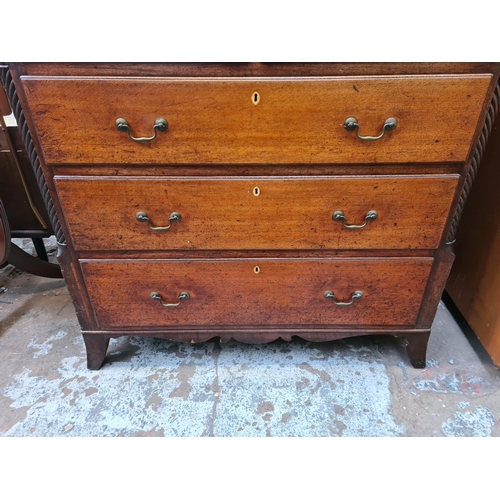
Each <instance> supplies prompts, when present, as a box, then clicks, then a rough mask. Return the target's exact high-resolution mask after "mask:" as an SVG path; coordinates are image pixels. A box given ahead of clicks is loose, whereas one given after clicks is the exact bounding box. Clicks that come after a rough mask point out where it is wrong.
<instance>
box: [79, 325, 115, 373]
mask: <svg viewBox="0 0 500 500" xmlns="http://www.w3.org/2000/svg"><path fill="white" fill-rule="evenodd" d="M83 341H84V342H85V347H86V348H87V368H88V369H89V370H99V368H101V366H102V363H103V361H104V358H105V356H106V351H107V350H108V345H109V337H106V336H105V335H96V334H88V333H84V334H83Z"/></svg>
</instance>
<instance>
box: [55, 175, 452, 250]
mask: <svg viewBox="0 0 500 500" xmlns="http://www.w3.org/2000/svg"><path fill="white" fill-rule="evenodd" d="M458 178H459V177H458V175H441V176H390V177H389V176H387V177H386V176H373V177H362V178H361V177H307V178H297V177H287V178H280V179H277V178H269V177H266V178H241V177H238V178H224V179H221V178H217V179H216V178H201V177H196V178H195V177H191V178H178V177H177V178H165V177H162V178H152V177H147V178H146V177H142V178H137V177H134V178H131V177H127V178H125V177H120V178H116V177H113V178H111V177H56V178H55V179H54V180H55V185H56V189H57V192H58V195H59V198H60V200H61V204H62V207H63V210H64V215H65V219H66V222H67V224H68V228H69V232H70V236H71V239H72V241H73V244H74V246H75V248H76V250H189V249H192V250H259V249H260V250H267V249H269V250H278V249H284V250H287V249H297V250H300V249H341V250H346V249H434V248H437V247H438V245H439V241H440V239H441V236H442V232H443V229H444V226H445V223H446V220H447V217H448V213H449V208H450V205H451V202H452V200H453V196H454V194H455V189H456V186H457V182H458ZM158 227H160V228H161V229H158Z"/></svg>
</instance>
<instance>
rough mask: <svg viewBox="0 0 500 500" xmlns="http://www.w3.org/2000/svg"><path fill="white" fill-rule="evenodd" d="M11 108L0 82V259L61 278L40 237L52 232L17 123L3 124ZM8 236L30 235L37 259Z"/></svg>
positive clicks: (34, 272) (41, 273)
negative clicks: (0, 220)
mask: <svg viewBox="0 0 500 500" xmlns="http://www.w3.org/2000/svg"><path fill="white" fill-rule="evenodd" d="M11 113H12V110H11V108H10V106H9V103H8V101H7V96H6V93H5V91H4V89H3V87H2V86H1V85H0V200H1V203H2V208H3V214H4V216H5V217H4V224H2V241H3V243H2V247H3V251H2V252H0V253H2V254H4V255H3V257H4V258H3V260H2V262H1V263H0V266H2V267H3V266H5V265H7V264H12V265H13V266H15V267H17V268H19V269H22V270H23V271H26V272H29V273H31V274H36V275H39V276H45V277H49V278H62V274H61V269H60V267H59V265H58V264H53V263H50V262H49V261H48V260H49V259H48V256H47V252H46V250H45V245H44V243H43V238H48V237H50V236H51V235H52V234H54V232H53V229H52V226H51V223H50V219H49V215H48V213H47V210H46V207H45V204H44V200H43V199H42V195H41V193H40V189H39V187H38V185H37V180H36V178H35V175H34V172H33V169H32V167H31V162H30V159H29V157H28V155H27V152H26V149H25V147H24V145H23V143H22V139H21V134H20V132H19V129H18V127H17V126H16V125H10V126H7V125H6V121H5V117H7V116H9V115H10V114H11ZM11 238H31V239H32V241H33V245H34V247H35V250H36V252H37V255H38V258H36V257H33V256H31V255H30V254H28V253H27V252H24V251H23V250H21V248H19V247H18V246H17V245H15V244H14V243H12V242H11Z"/></svg>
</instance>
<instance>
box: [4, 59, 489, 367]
mask: <svg viewBox="0 0 500 500" xmlns="http://www.w3.org/2000/svg"><path fill="white" fill-rule="evenodd" d="M3 79H4V85H5V86H6V90H7V93H8V95H9V97H10V100H11V103H12V104H13V106H14V108H15V110H16V113H17V115H18V120H19V121H20V122H21V126H22V127H23V128H22V130H23V133H24V137H25V140H26V143H27V144H28V146H29V147H30V151H31V156H32V162H33V166H34V168H35V171H36V172H37V173H38V177H39V179H40V185H41V186H42V187H43V188H44V189H46V191H47V196H46V200H47V203H48V205H49V206H48V209H49V211H51V213H52V216H53V217H54V218H57V219H58V222H57V227H58V229H59V233H58V240H59V242H60V248H61V251H60V256H59V260H60V262H61V265H62V268H63V272H64V276H65V278H66V281H67V283H68V288H69V290H70V293H71V295H72V298H73V301H74V303H75V306H76V310H77V315H78V319H79V321H80V324H81V326H82V332H83V336H84V340H85V343H86V346H87V353H88V366H89V368H90V369H98V368H99V367H100V366H101V364H102V363H103V360H104V358H105V354H106V349H107V346H108V342H109V339H110V338H112V337H119V336H122V335H152V336H156V337H163V338H168V339H171V340H177V341H188V342H200V341H204V340H208V339H210V338H213V337H220V338H221V340H222V341H228V340H230V339H236V340H239V341H242V342H270V341H272V340H275V339H277V338H282V339H285V340H290V339H291V338H292V337H293V336H300V337H302V338H305V339H308V340H312V341H326V340H333V339H338V338H345V337H350V336H355V335H367V334H389V335H394V336H398V337H402V338H403V339H404V342H405V345H406V349H407V352H408V355H409V358H410V361H411V362H412V364H413V365H414V366H417V367H423V366H425V352H426V347H427V341H428V337H429V333H430V327H431V324H432V320H433V318H434V315H435V312H436V308H437V305H438V302H439V299H440V296H441V293H442V290H443V288H444V285H445V282H446V278H447V276H448V273H449V270H450V266H451V264H452V262H453V252H452V243H453V238H454V232H455V231H456V226H457V223H458V220H459V217H460V211H461V206H462V205H463V203H464V201H465V196H466V194H467V187H466V188H465V190H464V186H467V185H468V184H469V185H470V183H471V181H472V179H473V175H474V171H473V168H472V166H473V161H474V158H475V157H476V156H477V154H480V150H481V147H482V145H483V143H484V142H485V141H486V139H487V135H488V123H489V121H491V114H492V111H491V109H492V107H491V105H490V103H491V102H492V99H493V96H494V92H495V88H496V82H497V79H498V67H497V65H495V64H475V65H472V64H440V65H436V64H350V65H346V64H306V65H304V64H255V63H254V64H227V65H223V64H221V65H219V64H204V65H197V64H135V65H126V64H115V65H112V64H98V65H91V64H71V65H68V64H66V65H64V64H48V65H47V64H11V65H10V66H9V71H7V72H6V73H5V74H4V77H3ZM478 151H479V153H478ZM49 195H50V196H49ZM52 204H53V206H52ZM457 207H458V210H457Z"/></svg>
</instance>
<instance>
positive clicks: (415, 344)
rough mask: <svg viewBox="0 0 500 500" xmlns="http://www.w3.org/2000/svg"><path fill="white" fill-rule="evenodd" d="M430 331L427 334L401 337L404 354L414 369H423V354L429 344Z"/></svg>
mask: <svg viewBox="0 0 500 500" xmlns="http://www.w3.org/2000/svg"><path fill="white" fill-rule="evenodd" d="M430 334H431V332H430V330H429V331H427V332H418V333H412V334H410V335H408V336H404V337H403V341H404V344H405V348H406V354H408V357H409V358H410V363H411V364H412V365H413V367H414V368H425V353H426V352H427V343H428V342H429V336H430Z"/></svg>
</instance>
